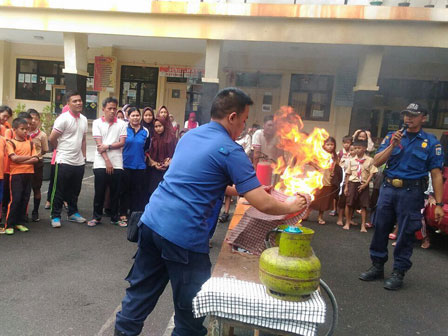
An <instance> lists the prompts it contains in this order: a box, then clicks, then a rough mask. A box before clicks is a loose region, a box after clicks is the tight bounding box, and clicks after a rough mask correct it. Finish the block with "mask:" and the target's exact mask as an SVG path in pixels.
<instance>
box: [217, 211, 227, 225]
mask: <svg viewBox="0 0 448 336" xmlns="http://www.w3.org/2000/svg"><path fill="white" fill-rule="evenodd" d="M228 220H229V214H228V213H227V212H223V213H222V215H221V216H219V221H220V222H221V223H225V222H227V221H228Z"/></svg>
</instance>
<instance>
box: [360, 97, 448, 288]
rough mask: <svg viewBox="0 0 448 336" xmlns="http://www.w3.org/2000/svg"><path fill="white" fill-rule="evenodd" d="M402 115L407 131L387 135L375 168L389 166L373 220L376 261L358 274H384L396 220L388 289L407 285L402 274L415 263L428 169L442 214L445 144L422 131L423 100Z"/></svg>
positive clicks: (372, 246)
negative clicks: (443, 151) (412, 261)
mask: <svg viewBox="0 0 448 336" xmlns="http://www.w3.org/2000/svg"><path fill="white" fill-rule="evenodd" d="M402 115H403V117H404V123H405V125H407V126H408V128H407V130H406V128H402V129H401V130H399V131H397V132H395V133H393V132H390V133H388V134H387V136H386V137H385V138H384V140H383V142H382V144H381V146H380V148H379V149H378V152H377V154H376V155H375V158H374V164H375V165H376V166H377V167H379V166H381V165H383V164H384V163H386V162H387V165H386V168H385V170H384V174H385V177H384V182H383V185H382V186H381V190H380V196H379V199H378V204H377V209H376V213H375V216H374V220H373V222H374V224H375V233H374V235H373V238H372V243H371V244H370V257H371V259H372V264H373V265H372V267H371V268H370V269H369V270H367V271H366V272H364V273H362V274H361V275H360V276H359V278H360V279H361V280H364V281H372V280H376V279H382V278H383V277H384V264H385V263H386V261H387V244H388V235H389V233H390V232H391V231H392V229H393V226H394V225H395V223H397V225H398V237H397V244H396V247H395V250H394V265H393V272H392V275H391V276H390V277H389V278H388V279H386V280H385V282H384V288H385V289H389V290H396V289H400V288H401V287H402V286H403V278H404V275H405V273H406V271H407V270H409V269H410V268H411V266H412V263H411V260H410V258H411V255H412V249H413V244H414V242H415V231H417V230H419V229H420V228H421V220H422V215H421V212H420V211H421V209H422V208H423V203H424V194H423V193H424V191H426V188H427V177H428V172H430V173H431V178H432V185H433V187H434V194H435V199H436V201H437V206H436V210H435V217H436V220H438V221H440V220H441V219H442V218H443V210H442V206H443V203H442V193H443V181H442V166H443V155H442V146H441V145H440V143H439V141H438V140H437V139H436V137H435V136H434V135H432V134H428V133H426V132H424V131H423V130H422V124H423V123H424V122H425V121H426V115H427V111H426V110H425V109H424V108H423V107H422V106H421V105H420V104H417V103H412V104H409V105H408V107H407V108H406V109H405V110H404V111H402Z"/></svg>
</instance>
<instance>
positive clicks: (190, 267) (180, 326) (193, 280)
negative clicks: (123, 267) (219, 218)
mask: <svg viewBox="0 0 448 336" xmlns="http://www.w3.org/2000/svg"><path fill="white" fill-rule="evenodd" d="M139 235H140V238H139V242H138V250H137V254H136V255H135V260H134V265H133V266H132V268H131V271H130V272H129V275H128V276H127V278H126V280H127V281H129V284H130V287H129V288H128V289H127V290H126V296H125V297H124V299H123V302H122V305H121V307H122V308H121V311H120V312H118V313H117V319H116V322H115V328H116V329H118V330H119V331H121V332H123V333H125V335H128V336H135V335H140V332H141V330H142V328H143V322H144V321H145V320H146V317H147V316H148V315H149V314H150V313H151V312H152V311H153V309H154V307H155V306H156V304H157V301H158V299H159V297H160V295H161V294H162V293H163V291H164V289H165V287H166V285H167V284H168V281H170V282H171V288H172V290H173V301H174V324H175V328H174V330H173V333H172V336H202V335H205V334H207V330H206V329H205V328H204V326H203V325H202V322H204V317H202V318H194V316H193V304H192V302H193V298H194V297H195V296H196V294H197V293H198V292H199V290H200V289H201V286H202V285H203V284H204V283H205V282H206V281H207V280H208V279H209V278H210V270H211V263H210V258H209V256H208V254H206V253H196V252H192V251H188V250H186V249H184V248H182V247H179V246H177V245H175V244H173V243H171V242H169V241H168V240H166V239H164V238H163V237H161V236H160V235H158V234H157V233H155V232H154V231H152V230H151V229H150V228H149V227H147V226H146V225H145V224H142V226H141V230H140V233H139Z"/></svg>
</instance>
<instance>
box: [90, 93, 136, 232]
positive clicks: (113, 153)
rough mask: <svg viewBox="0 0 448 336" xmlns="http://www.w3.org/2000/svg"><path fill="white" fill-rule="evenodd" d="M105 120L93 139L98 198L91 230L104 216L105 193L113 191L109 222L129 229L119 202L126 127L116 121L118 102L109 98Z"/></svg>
mask: <svg viewBox="0 0 448 336" xmlns="http://www.w3.org/2000/svg"><path fill="white" fill-rule="evenodd" d="M102 106H103V116H102V117H101V118H99V119H96V120H95V121H94V122H93V124H92V136H93V138H94V139H95V142H96V145H97V151H96V153H95V159H94V161H93V174H94V175H95V196H94V198H93V218H92V220H90V221H89V222H88V223H87V225H88V226H96V225H97V224H98V223H99V222H101V217H102V215H103V205H104V197H105V194H106V189H107V187H109V191H110V209H111V216H110V220H111V223H112V224H116V225H120V226H127V224H126V222H121V221H119V217H118V200H119V196H120V181H121V175H122V173H123V146H124V143H125V141H126V135H127V129H126V128H127V124H126V123H125V122H124V121H122V120H119V119H117V106H118V101H117V99H115V98H113V97H108V98H106V99H104V101H103V104H102Z"/></svg>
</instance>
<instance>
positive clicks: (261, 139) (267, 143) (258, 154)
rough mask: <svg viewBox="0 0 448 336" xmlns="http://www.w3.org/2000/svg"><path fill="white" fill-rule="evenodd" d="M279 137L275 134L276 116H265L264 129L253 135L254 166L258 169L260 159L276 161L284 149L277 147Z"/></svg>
mask: <svg viewBox="0 0 448 336" xmlns="http://www.w3.org/2000/svg"><path fill="white" fill-rule="evenodd" d="M277 143H278V139H277V136H276V135H275V125H274V117H273V116H272V115H270V116H266V117H265V118H264V126H263V129H260V130H257V131H256V132H255V133H254V135H253V136H252V146H253V148H254V162H253V164H254V167H255V170H257V165H258V162H259V161H267V162H271V163H272V162H276V161H277V159H278V158H279V156H281V155H282V151H281V150H280V149H278V148H277Z"/></svg>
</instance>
